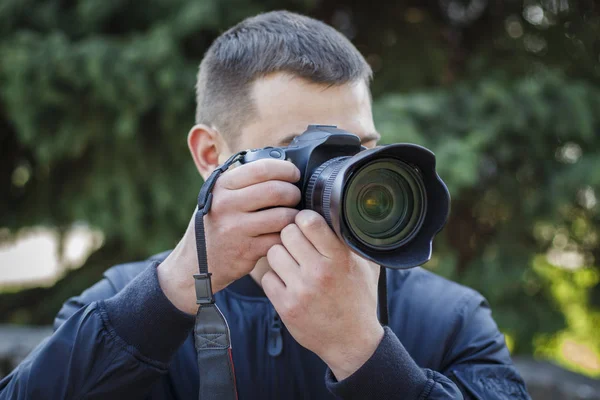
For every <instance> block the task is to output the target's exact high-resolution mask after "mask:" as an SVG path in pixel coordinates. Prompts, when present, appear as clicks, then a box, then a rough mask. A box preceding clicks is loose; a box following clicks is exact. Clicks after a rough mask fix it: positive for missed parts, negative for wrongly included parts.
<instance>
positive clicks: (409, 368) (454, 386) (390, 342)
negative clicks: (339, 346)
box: [325, 300, 530, 400]
mask: <svg viewBox="0 0 600 400" xmlns="http://www.w3.org/2000/svg"><path fill="white" fill-rule="evenodd" d="M462 321H463V322H462V323H461V324H460V325H459V326H458V327H457V329H458V330H457V331H456V330H455V334H454V335H452V336H451V338H452V341H453V344H452V345H451V346H450V349H449V350H448V354H447V356H446V357H445V359H446V362H445V364H446V365H445V366H444V368H442V371H434V370H431V369H427V368H420V367H419V366H418V365H417V364H416V362H415V361H414V360H413V359H412V357H411V356H410V354H409V353H408V351H407V350H406V349H405V348H404V346H403V345H402V343H401V342H400V340H398V337H397V336H396V335H395V334H394V332H393V331H392V330H391V329H390V328H388V327H385V335H384V337H383V339H382V341H381V343H380V344H379V347H378V348H377V349H376V351H375V353H374V354H373V356H372V357H371V358H370V359H369V360H368V361H367V362H366V363H365V364H364V365H363V366H362V367H361V368H359V369H358V370H357V371H356V372H355V373H354V374H353V375H351V376H349V377H348V378H346V379H344V380H343V381H340V382H338V381H336V379H335V376H334V375H333V373H332V372H331V370H329V369H328V370H327V373H326V377H325V380H326V384H327V387H328V388H329V390H330V391H331V392H332V393H333V394H334V395H336V396H337V397H339V398H342V399H373V398H374V399H382V400H384V399H406V400H413V399H414V400H417V399H418V400H425V399H427V400H442V399H465V400H471V399H473V400H475V399H486V400H509V399H510V400H527V399H530V397H529V395H528V394H527V391H526V389H525V383H524V382H523V379H522V378H521V377H520V376H519V374H518V372H517V371H516V369H515V368H514V366H513V365H512V361H511V360H510V355H509V353H508V349H507V348H506V345H505V343H504V337H503V335H502V334H501V333H500V332H499V331H498V328H497V326H496V324H495V322H494V320H493V319H492V317H491V312H490V309H489V307H488V306H487V303H485V301H484V300H478V303H477V305H476V307H474V310H473V311H472V312H471V313H470V314H469V315H467V316H466V317H465V318H463V319H462ZM440 340H446V338H440Z"/></svg>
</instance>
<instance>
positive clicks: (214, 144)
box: [187, 124, 227, 180]
mask: <svg viewBox="0 0 600 400" xmlns="http://www.w3.org/2000/svg"><path fill="white" fill-rule="evenodd" d="M187 142H188V147H189V149H190V152H191V153H192V157H193V159H194V164H196V168H197V169H198V172H200V175H202V178H203V179H204V180H206V179H207V178H208V177H209V176H210V174H211V173H212V172H213V171H214V170H215V168H217V167H218V166H219V158H220V157H219V156H220V155H221V154H222V153H224V152H227V149H226V148H224V147H226V145H225V143H224V140H223V138H222V137H221V134H220V133H219V132H218V131H217V130H216V129H214V128H212V127H210V126H207V125H204V124H198V125H194V126H193V127H192V129H191V130H190V133H189V134H188V140H187Z"/></svg>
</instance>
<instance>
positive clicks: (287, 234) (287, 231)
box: [281, 214, 296, 240]
mask: <svg viewBox="0 0 600 400" xmlns="http://www.w3.org/2000/svg"><path fill="white" fill-rule="evenodd" d="M288 219H289V218H288V216H287V214H282V222H284V223H285V222H287V221H288ZM295 227H296V225H295V224H290V223H288V224H287V225H286V226H284V227H283V229H282V230H281V240H286V239H291V238H292V236H293V235H294V233H295Z"/></svg>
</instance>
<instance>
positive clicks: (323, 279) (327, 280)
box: [315, 270, 335, 287]
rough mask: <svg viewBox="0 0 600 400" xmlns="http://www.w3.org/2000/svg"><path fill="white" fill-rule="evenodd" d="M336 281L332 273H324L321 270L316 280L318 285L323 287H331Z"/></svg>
mask: <svg viewBox="0 0 600 400" xmlns="http://www.w3.org/2000/svg"><path fill="white" fill-rule="evenodd" d="M334 279H335V277H334V276H333V274H332V273H331V272H329V271H323V270H321V271H320V272H319V273H318V274H317V275H316V276H315V280H316V281H317V284H318V285H319V286H321V287H331V286H332V284H333V281H334Z"/></svg>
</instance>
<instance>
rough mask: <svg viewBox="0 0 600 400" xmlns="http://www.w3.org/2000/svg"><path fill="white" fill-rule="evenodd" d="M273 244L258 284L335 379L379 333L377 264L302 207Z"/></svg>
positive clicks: (359, 361) (369, 349) (360, 360)
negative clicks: (263, 273)
mask: <svg viewBox="0 0 600 400" xmlns="http://www.w3.org/2000/svg"><path fill="white" fill-rule="evenodd" d="M281 241H282V243H283V245H275V246H273V247H271V249H270V250H269V252H268V254H267V259H268V260H269V264H270V266H271V268H272V271H269V272H268V273H266V274H265V275H264V276H263V278H262V281H261V283H262V286H263V290H264V291H265V293H266V295H267V296H268V297H269V299H270V300H271V302H272V303H273V306H274V307H275V309H276V310H277V312H278V313H279V315H280V317H281V319H282V321H283V322H284V324H285V326H286V327H287V329H288V330H289V332H290V333H291V334H292V336H293V337H294V338H295V339H296V340H297V341H298V343H300V344H301V345H302V346H304V347H306V348H307V349H309V350H311V351H312V352H314V353H316V354H317V355H318V356H319V357H320V358H321V359H322V360H323V361H324V362H325V363H326V364H327V365H328V366H329V368H330V369H331V370H332V372H333V374H334V375H335V377H336V378H337V379H338V380H342V379H345V378H347V377H348V376H350V375H351V374H352V373H354V372H355V371H356V370H358V369H359V368H360V367H361V366H362V365H363V364H364V363H365V362H366V361H367V360H368V359H369V358H370V357H371V356H372V355H373V353H374V352H375V349H376V348H377V346H378V345H379V343H380V342H381V339H382V338H383V334H384V331H383V327H382V326H381V324H380V323H379V321H378V319H377V280H378V278H379V266H377V265H375V264H374V263H371V262H369V261H367V260H365V259H363V258H361V257H359V256H358V255H356V254H354V253H353V252H352V251H351V250H350V249H349V248H348V246H346V244H344V243H343V242H342V241H341V240H340V239H339V238H338V237H337V235H336V234H335V233H334V232H333V231H332V230H331V228H329V226H328V225H327V222H326V221H325V219H324V218H323V217H322V216H321V215H319V214H318V213H316V212H314V211H310V210H303V211H300V212H299V213H298V215H297V216H296V219H295V223H294V224H290V225H288V226H286V227H285V228H284V229H283V230H282V231H281Z"/></svg>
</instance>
